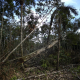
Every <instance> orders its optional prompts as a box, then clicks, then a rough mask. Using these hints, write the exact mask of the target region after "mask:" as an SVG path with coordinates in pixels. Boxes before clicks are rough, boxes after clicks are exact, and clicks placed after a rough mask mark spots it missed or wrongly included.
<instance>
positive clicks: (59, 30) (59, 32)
mask: <svg viewBox="0 0 80 80" xmlns="http://www.w3.org/2000/svg"><path fill="white" fill-rule="evenodd" d="M60 38H61V17H60V21H59V28H58V55H57V70H59V55H60Z"/></svg>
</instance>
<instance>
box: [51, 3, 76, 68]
mask: <svg viewBox="0 0 80 80" xmlns="http://www.w3.org/2000/svg"><path fill="white" fill-rule="evenodd" d="M71 12H72V13H73V14H75V15H77V12H76V10H75V9H74V8H72V7H71V6H64V4H61V5H59V6H57V8H56V10H55V11H54V12H53V13H52V15H51V21H50V26H51V25H52V22H53V19H54V21H55V22H56V25H57V32H58V46H59V50H58V58H57V69H59V54H60V39H61V30H62V29H66V25H67V24H68V22H69V18H71V17H72V15H71Z"/></svg>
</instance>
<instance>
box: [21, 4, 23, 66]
mask: <svg viewBox="0 0 80 80" xmlns="http://www.w3.org/2000/svg"><path fill="white" fill-rule="evenodd" d="M22 13H23V5H21V42H22V40H23V34H22V33H23V32H22V29H23V28H22ZM21 56H22V57H23V43H21ZM22 67H23V63H22Z"/></svg>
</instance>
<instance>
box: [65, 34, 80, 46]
mask: <svg viewBox="0 0 80 80" xmlns="http://www.w3.org/2000/svg"><path fill="white" fill-rule="evenodd" d="M66 40H67V42H68V43H69V44H71V45H77V42H78V41H79V35H77V34H75V33H69V34H68V35H67V36H66Z"/></svg>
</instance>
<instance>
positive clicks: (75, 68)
mask: <svg viewBox="0 0 80 80" xmlns="http://www.w3.org/2000/svg"><path fill="white" fill-rule="evenodd" d="M70 70H71V71H74V72H77V73H80V65H78V66H77V67H73V68H71V69H70Z"/></svg>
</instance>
